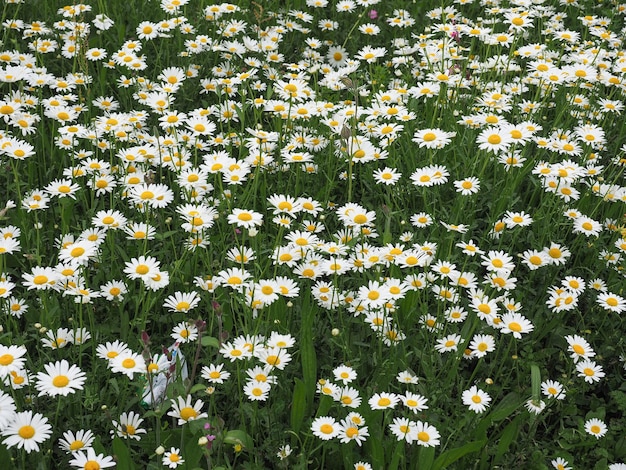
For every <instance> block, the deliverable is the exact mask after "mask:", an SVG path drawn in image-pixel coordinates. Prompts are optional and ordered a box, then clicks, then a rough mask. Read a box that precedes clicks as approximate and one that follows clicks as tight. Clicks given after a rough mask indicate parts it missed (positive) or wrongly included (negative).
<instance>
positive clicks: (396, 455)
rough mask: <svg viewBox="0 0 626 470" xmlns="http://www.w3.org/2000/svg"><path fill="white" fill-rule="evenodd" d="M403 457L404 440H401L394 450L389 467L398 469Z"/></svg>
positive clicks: (390, 469) (391, 469)
mask: <svg viewBox="0 0 626 470" xmlns="http://www.w3.org/2000/svg"><path fill="white" fill-rule="evenodd" d="M420 455H421V454H420ZM403 458H404V441H400V442H398V444H396V448H395V450H394V451H393V458H392V459H391V463H390V464H389V467H387V468H388V469H389V470H396V469H397V468H398V466H399V465H400V459H403ZM420 468H421V467H420Z"/></svg>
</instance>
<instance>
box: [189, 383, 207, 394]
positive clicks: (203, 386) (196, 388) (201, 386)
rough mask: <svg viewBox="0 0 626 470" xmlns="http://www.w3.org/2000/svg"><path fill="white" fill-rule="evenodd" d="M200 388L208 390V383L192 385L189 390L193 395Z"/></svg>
mask: <svg viewBox="0 0 626 470" xmlns="http://www.w3.org/2000/svg"><path fill="white" fill-rule="evenodd" d="M200 390H206V385H205V384H195V385H194V386H193V387H191V390H189V394H190V395H193V394H194V393H196V392H199V391H200Z"/></svg>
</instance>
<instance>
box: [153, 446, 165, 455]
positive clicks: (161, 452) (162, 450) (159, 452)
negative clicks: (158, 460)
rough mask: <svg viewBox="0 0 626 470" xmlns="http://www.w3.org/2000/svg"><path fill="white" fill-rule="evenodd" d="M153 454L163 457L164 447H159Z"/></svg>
mask: <svg viewBox="0 0 626 470" xmlns="http://www.w3.org/2000/svg"><path fill="white" fill-rule="evenodd" d="M154 453H155V454H157V455H163V454H164V453H165V447H163V446H159V447H157V448H156V449H155V450H154Z"/></svg>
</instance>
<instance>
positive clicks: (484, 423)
mask: <svg viewBox="0 0 626 470" xmlns="http://www.w3.org/2000/svg"><path fill="white" fill-rule="evenodd" d="M522 403H523V400H521V399H520V397H519V395H517V393H514V392H511V393H509V394H508V395H506V396H505V397H504V398H503V399H502V400H500V403H498V404H497V405H496V406H494V408H493V410H492V411H491V413H489V414H488V415H487V416H485V417H484V418H483V419H482V420H481V421H480V423H478V426H476V431H474V435H475V436H477V437H479V438H483V439H484V438H486V437H487V429H489V426H491V425H492V424H493V423H495V422H497V421H502V420H503V419H505V418H507V417H508V416H509V415H510V414H511V413H513V412H514V411H515V410H516V409H517V408H519V407H520V406H521V405H522Z"/></svg>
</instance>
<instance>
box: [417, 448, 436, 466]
mask: <svg viewBox="0 0 626 470" xmlns="http://www.w3.org/2000/svg"><path fill="white" fill-rule="evenodd" d="M434 460H435V448H434V447H420V449H419V456H418V458H417V462H418V463H417V467H416V468H419V469H420V470H432V466H433V463H434Z"/></svg>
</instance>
